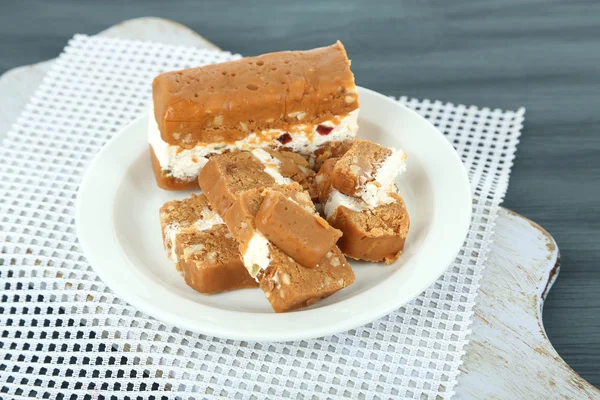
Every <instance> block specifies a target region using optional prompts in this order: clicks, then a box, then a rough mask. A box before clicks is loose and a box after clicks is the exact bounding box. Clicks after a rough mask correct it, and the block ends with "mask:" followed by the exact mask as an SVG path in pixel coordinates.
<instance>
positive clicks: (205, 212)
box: [194, 207, 224, 231]
mask: <svg viewBox="0 0 600 400" xmlns="http://www.w3.org/2000/svg"><path fill="white" fill-rule="evenodd" d="M200 215H201V218H200V219H199V220H198V221H196V222H195V223H194V228H196V230H197V231H207V230H209V229H212V227H213V226H215V225H219V224H224V222H223V220H222V219H221V217H220V216H219V214H217V213H216V212H214V211H213V210H211V209H210V208H208V207H206V208H204V209H202V211H201V212H200Z"/></svg>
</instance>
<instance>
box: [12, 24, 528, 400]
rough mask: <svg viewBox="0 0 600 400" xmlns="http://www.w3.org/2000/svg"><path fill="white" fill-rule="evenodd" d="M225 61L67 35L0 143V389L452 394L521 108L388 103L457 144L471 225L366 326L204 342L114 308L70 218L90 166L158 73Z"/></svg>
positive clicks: (218, 55)
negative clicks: (410, 294) (420, 289)
mask: <svg viewBox="0 0 600 400" xmlns="http://www.w3.org/2000/svg"><path fill="white" fill-rule="evenodd" d="M238 57H239V56H235V55H231V54H230V53H226V52H217V51H209V50H198V49H194V48H187V47H175V46H167V45H161V44H156V43H148V42H136V41H126V40H117V39H107V38H99V37H87V36H81V35H77V36H75V37H74V39H72V40H71V41H70V42H69V44H68V46H67V47H66V48H65V50H64V52H63V54H61V56H60V57H59V59H58V60H57V61H56V62H55V63H54V66H53V68H52V70H51V71H50V72H49V73H48V76H47V77H46V79H45V80H44V82H43V84H42V85H41V86H40V88H39V90H38V91H37V92H36V94H35V95H34V96H33V98H32V99H31V101H30V102H29V104H28V106H27V107H26V109H25V111H24V112H23V113H22V115H21V116H20V118H19V119H18V121H17V123H15V125H14V126H13V127H12V130H11V131H10V132H9V134H8V137H7V139H6V140H5V142H4V144H3V146H2V147H1V148H0V209H1V218H2V221H1V225H0V235H1V239H0V240H1V241H2V243H3V244H2V253H1V254H0V284H1V287H2V289H3V290H2V293H1V295H2V305H1V307H0V326H1V328H0V331H1V332H2V333H1V339H0V342H1V346H0V393H1V394H0V396H1V397H5V396H6V398H8V397H10V398H13V397H16V396H34V397H38V398H42V397H43V396H49V397H50V398H54V397H56V396H57V395H58V394H64V395H65V398H69V399H91V398H97V397H98V395H99V394H102V395H105V396H107V398H110V396H111V395H114V396H116V397H117V398H123V397H125V396H131V398H141V399H146V398H158V397H160V396H167V397H169V398H184V399H188V398H223V397H224V398H235V399H246V398H249V399H262V398H293V399H322V398H352V399H356V398H359V399H360V398H364V399H384V398H417V399H423V398H433V399H436V398H440V399H447V398H450V397H452V395H453V389H454V387H455V384H456V379H457V375H458V367H459V365H460V363H461V356H462V355H463V353H464V346H465V344H466V343H467V341H468V336H469V333H470V330H469V326H470V324H471V317H472V314H473V305H474V304H475V298H476V295H477V289H478V285H479V279H480V278H481V273H482V270H483V266H484V262H485V259H486V256H487V254H488V251H489V248H490V243H491V240H492V233H493V228H494V221H495V219H496V217H497V209H498V205H499V204H500V202H501V201H502V198H503V196H504V194H505V192H506V189H507V186H508V179H509V173H510V168H511V165H512V160H513V157H514V154H515V150H516V146H517V143H518V137H519V134H520V129H521V127H522V122H523V117H524V110H522V109H521V110H519V111H516V112H513V111H502V110H489V109H486V108H483V109H480V108H476V107H465V106H462V105H453V104H442V103H440V102H432V101H429V100H415V99H407V98H401V99H399V100H398V101H400V102H402V103H404V104H406V105H407V106H409V107H411V108H413V109H414V110H416V111H417V112H419V113H420V114H422V115H423V116H424V117H425V118H427V119H429V120H430V121H431V122H433V123H434V124H435V125H436V126H437V127H438V128H439V129H440V130H441V131H442V132H443V133H444V134H445V135H446V137H447V138H448V140H449V141H450V143H452V144H453V145H454V147H455V148H456V150H457V151H458V153H459V154H460V156H461V158H462V160H463V162H464V163H465V165H466V167H467V169H468V171H469V176H470V179H471V184H472V188H473V191H474V200H473V222H472V226H471V230H470V231H469V234H468V237H467V239H466V241H465V244H464V247H463V249H462V250H461V252H460V254H459V255H458V257H457V258H456V261H455V262H454V263H453V264H452V265H451V266H450V267H449V268H448V270H447V272H446V273H445V274H444V275H443V276H442V277H441V278H440V279H439V280H438V281H437V282H435V283H434V284H433V285H432V286H431V287H430V288H429V289H427V290H426V291H425V292H424V293H422V294H421V295H420V296H419V297H418V298H416V299H415V300H414V301H412V302H411V303H410V304H408V305H406V306H405V307H402V308H400V309H399V310H397V311H395V312H393V313H392V314H390V315H388V316H386V317H384V318H382V319H380V320H378V321H375V322H373V323H371V324H368V325H366V326H362V327H360V328H357V329H353V330H351V331H348V332H345V333H342V334H339V335H333V336H330V337H325V338H320V339H315V340H307V341H299V342H293V343H279V344H263V343H254V342H238V341H232V340H222V339H219V338H214V337H206V336H203V335H199V334H194V333H190V332H185V331H182V330H180V329H178V328H177V327H173V326H167V325H165V324H163V323H161V322H160V321H157V320H155V319H153V318H151V317H149V316H147V315H144V314H142V313H141V312H139V311H137V310H136V309H135V308H133V307H131V306H129V305H127V304H126V303H125V302H124V301H122V300H120V299H119V298H117V297H115V295H114V294H113V293H112V292H111V290H110V289H109V288H108V287H106V286H105V285H104V284H103V283H102V281H100V280H99V279H98V278H97V276H96V274H95V273H94V271H93V270H92V269H91V267H90V266H89V264H88V263H87V261H86V259H85V257H84V255H83V254H82V252H81V249H80V247H79V245H78V242H77V237H76V235H75V220H74V215H75V197H76V190H77V187H78V183H79V180H80V179H81V177H82V176H83V173H84V171H85V168H86V166H87V164H88V163H89V161H90V160H91V159H92V158H93V157H94V155H95V153H96V152H97V151H98V150H99V149H100V147H101V146H102V145H103V144H104V143H105V142H106V141H107V140H108V139H109V138H110V137H111V136H112V135H113V134H114V133H115V132H117V131H118V130H119V129H120V128H121V127H122V126H124V125H125V124H127V123H128V122H129V121H131V120H132V119H133V118H134V117H136V116H137V115H138V114H140V113H142V112H143V110H144V108H145V106H146V102H147V99H148V98H149V96H150V91H151V87H150V83H151V80H152V78H153V77H154V76H155V75H156V74H158V73H159V72H161V71H166V70H173V69H181V68H186V67H191V66H198V65H203V64H207V63H215V62H221V61H226V60H230V59H234V58H238Z"/></svg>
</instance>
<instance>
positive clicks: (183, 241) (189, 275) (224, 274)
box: [160, 194, 257, 294]
mask: <svg viewBox="0 0 600 400" xmlns="http://www.w3.org/2000/svg"><path fill="white" fill-rule="evenodd" d="M160 222H161V227H162V234H163V242H164V245H165V249H166V250H167V251H168V252H169V257H171V259H173V261H174V262H175V265H176V267H177V270H179V271H180V272H181V274H182V275H183V277H184V279H185V282H186V284H187V285H188V286H190V287H191V288H193V289H195V290H197V291H198V292H200V293H205V294H211V293H218V292H223V291H228V290H236V289H242V288H248V287H256V286H257V284H256V281H255V280H254V279H253V278H252V277H250V275H249V274H248V271H247V270H246V268H245V267H244V265H243V263H242V261H241V259H240V253H239V251H238V246H237V243H236V241H235V240H234V239H233V236H232V235H231V234H230V233H229V231H228V230H227V227H226V226H225V224H224V223H223V222H222V220H220V218H218V216H216V214H214V212H212V209H211V207H210V205H209V203H208V200H207V199H206V196H204V195H195V194H192V195H191V196H190V197H188V198H186V199H184V200H174V201H170V202H167V203H165V204H164V205H163V206H162V207H161V209H160Z"/></svg>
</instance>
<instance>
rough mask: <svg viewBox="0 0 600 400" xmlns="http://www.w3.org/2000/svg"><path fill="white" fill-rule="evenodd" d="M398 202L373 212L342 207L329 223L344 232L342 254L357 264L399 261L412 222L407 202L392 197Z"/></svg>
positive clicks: (382, 206)
mask: <svg viewBox="0 0 600 400" xmlns="http://www.w3.org/2000/svg"><path fill="white" fill-rule="evenodd" d="M392 196H394V197H395V198H396V201H395V202H394V203H391V204H386V205H381V206H378V207H376V208H375V209H373V210H371V211H364V212H357V211H353V210H350V209H348V208H346V207H343V206H342V207H339V208H338V210H337V212H336V213H334V214H333V215H332V216H331V217H330V218H329V219H328V220H329V223H330V224H331V225H332V226H334V227H336V228H337V229H339V230H341V231H342V232H344V235H343V236H342V238H341V239H340V240H339V242H338V246H339V248H340V250H342V251H343V252H344V254H345V255H347V256H348V257H352V258H354V259H357V260H367V261H374V262H378V261H384V262H385V263H386V264H391V263H392V262H394V261H396V260H397V259H398V257H400V254H401V253H402V250H403V249H404V242H405V240H406V236H407V234H408V227H409V225H410V220H409V217H408V213H407V211H406V207H405V206H404V201H403V200H402V198H401V197H400V196H398V195H396V194H392Z"/></svg>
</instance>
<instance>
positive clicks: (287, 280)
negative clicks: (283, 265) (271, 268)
mask: <svg viewBox="0 0 600 400" xmlns="http://www.w3.org/2000/svg"><path fill="white" fill-rule="evenodd" d="M281 281H282V282H283V284H284V285H289V284H290V283H292V281H291V280H290V276H289V275H288V274H286V273H284V274H283V275H282V276H281Z"/></svg>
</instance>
